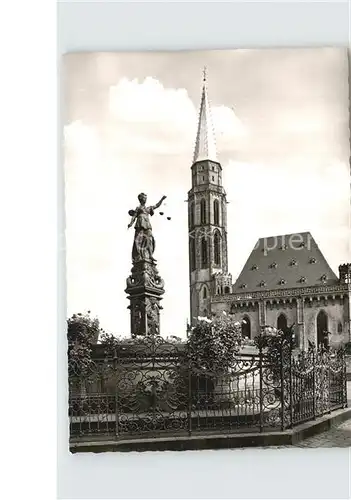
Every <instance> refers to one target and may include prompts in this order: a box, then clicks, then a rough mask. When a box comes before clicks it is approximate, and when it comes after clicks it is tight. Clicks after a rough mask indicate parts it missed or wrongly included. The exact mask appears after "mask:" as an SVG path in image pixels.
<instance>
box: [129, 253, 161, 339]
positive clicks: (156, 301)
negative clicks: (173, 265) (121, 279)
mask: <svg viewBox="0 0 351 500" xmlns="http://www.w3.org/2000/svg"><path fill="white" fill-rule="evenodd" d="M125 292H126V293H127V294H128V299H129V301H130V305H129V306H128V309H130V331H131V335H132V337H135V336H137V335H159V334H160V310H161V309H162V306H161V305H160V302H161V300H162V295H163V294H164V293H165V290H164V281H163V280H162V278H161V277H160V275H159V274H158V270H157V267H156V261H154V260H139V261H137V262H134V264H133V267H132V270H131V274H130V276H129V277H128V278H127V288H126V289H125Z"/></svg>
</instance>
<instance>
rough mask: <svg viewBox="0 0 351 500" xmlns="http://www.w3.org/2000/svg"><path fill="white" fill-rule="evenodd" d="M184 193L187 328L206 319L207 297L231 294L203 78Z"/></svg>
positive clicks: (224, 209) (217, 170) (222, 204)
mask: <svg viewBox="0 0 351 500" xmlns="http://www.w3.org/2000/svg"><path fill="white" fill-rule="evenodd" d="M191 179H192V183H191V189H190V191H189V192H188V200H187V201H188V229H189V276H190V314H191V324H194V321H195V320H196V318H197V317H198V316H209V315H210V304H211V297H212V296H213V295H214V294H217V293H230V292H231V284H232V280H231V275H230V274H228V255H227V201H226V193H225V191H224V189H223V186H222V167H221V164H220V163H219V162H218V160H217V154H216V143H215V134H214V129H213V126H212V120H211V110H210V105H209V101H208V95H207V78H206V70H204V75H203V85H202V95H201V104H200V113H199V121H198V128H197V135H196V143H195V152H194V158H193V164H192V167H191Z"/></svg>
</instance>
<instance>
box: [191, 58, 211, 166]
mask: <svg viewBox="0 0 351 500" xmlns="http://www.w3.org/2000/svg"><path fill="white" fill-rule="evenodd" d="M201 160H212V161H217V153H216V141H215V134H214V129H213V125H212V119H211V110H210V104H209V101H208V95H207V74H206V67H205V68H204V70H203V84H202V96H201V104H200V113H199V122H198V127H197V134H196V143H195V152H194V158H193V163H195V162H197V161H201Z"/></svg>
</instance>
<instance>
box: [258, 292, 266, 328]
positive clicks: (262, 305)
mask: <svg viewBox="0 0 351 500" xmlns="http://www.w3.org/2000/svg"><path fill="white" fill-rule="evenodd" d="M258 320H259V326H260V327H262V326H267V324H266V321H267V320H266V301H265V300H263V299H261V300H259V302H258Z"/></svg>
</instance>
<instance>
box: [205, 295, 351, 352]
mask: <svg viewBox="0 0 351 500" xmlns="http://www.w3.org/2000/svg"><path fill="white" fill-rule="evenodd" d="M349 302H350V299H349V297H345V298H344V299H340V298H335V299H334V300H332V299H329V300H327V301H326V300H324V299H323V300H322V299H321V300H319V301H318V300H313V301H311V302H309V301H304V303H303V313H302V317H303V325H301V324H299V321H298V319H299V318H298V311H297V303H296V301H295V300H294V301H293V302H292V303H291V304H288V303H286V304H277V303H274V304H270V303H269V302H266V311H265V324H266V325H269V326H273V327H277V321H278V317H279V315H280V314H281V313H283V314H284V315H285V316H286V318H287V324H288V326H291V325H292V324H293V323H295V332H296V334H297V336H298V343H299V346H300V347H307V346H308V340H310V341H311V342H314V343H315V344H317V316H318V313H319V312H320V311H321V310H323V311H325V313H326V314H327V316H328V330H329V332H330V334H331V335H330V338H329V341H330V344H331V345H332V346H333V347H336V348H337V347H339V346H341V345H343V344H345V343H347V342H349V341H350V305H349ZM230 309H231V303H230V302H228V301H223V302H214V303H212V304H211V312H213V313H221V312H222V311H225V312H227V313H229V312H230ZM245 316H248V317H249V318H250V322H251V336H252V337H253V336H255V335H257V333H258V332H259V329H260V322H259V312H258V306H257V304H256V306H254V307H253V306H252V305H251V306H248V307H246V308H245V307H242V308H240V309H239V308H238V309H237V310H236V312H235V317H236V318H237V319H238V321H242V319H243V318H244V317H245ZM339 325H341V330H342V331H341V332H340V331H339Z"/></svg>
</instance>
